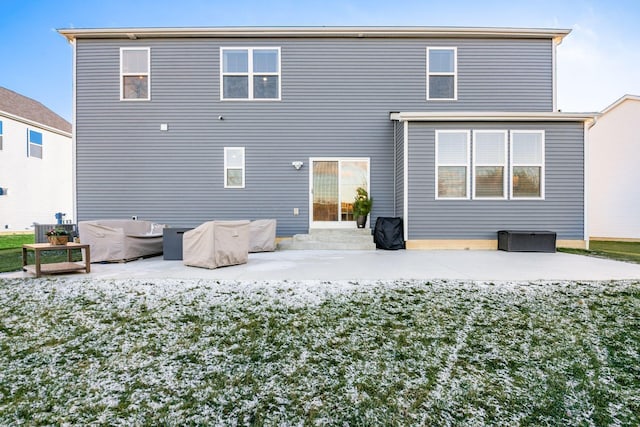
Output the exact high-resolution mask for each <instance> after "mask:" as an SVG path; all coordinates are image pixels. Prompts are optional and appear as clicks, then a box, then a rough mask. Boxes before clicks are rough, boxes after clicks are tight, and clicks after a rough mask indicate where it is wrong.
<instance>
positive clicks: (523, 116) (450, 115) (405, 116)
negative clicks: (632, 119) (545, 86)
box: [389, 111, 598, 122]
mask: <svg viewBox="0 0 640 427" xmlns="http://www.w3.org/2000/svg"><path fill="white" fill-rule="evenodd" d="M597 116H598V113H554V112H550V113H545V112H538V111H536V112H504V111H487V112H484V111H482V112H480V111H468V112H464V111H458V112H441V111H438V112H394V113H390V114H389V119H390V120H397V121H399V122H440V121H441V122H466V121H471V122H473V121H483V122H484V121H523V122H533V121H556V122H557V121H563V122H575V121H579V122H588V121H591V120H595V118H596V117H597Z"/></svg>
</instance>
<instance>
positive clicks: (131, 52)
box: [120, 47, 151, 101]
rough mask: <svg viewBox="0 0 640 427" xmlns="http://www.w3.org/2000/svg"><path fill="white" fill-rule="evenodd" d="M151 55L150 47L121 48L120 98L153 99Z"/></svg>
mask: <svg viewBox="0 0 640 427" xmlns="http://www.w3.org/2000/svg"><path fill="white" fill-rule="evenodd" d="M150 57H151V55H150V49H149V48H148V47H137V48H124V47H123V48H121V49H120V86H121V90H120V99H122V100H139V101H148V100H149V99H151V97H150V96H151V91H150V89H149V87H150V71H149V69H150V68H151V61H150Z"/></svg>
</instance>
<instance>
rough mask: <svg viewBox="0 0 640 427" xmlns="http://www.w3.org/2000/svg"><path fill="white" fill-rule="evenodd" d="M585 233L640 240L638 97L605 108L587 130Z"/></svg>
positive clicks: (627, 98) (625, 98)
mask: <svg viewBox="0 0 640 427" xmlns="http://www.w3.org/2000/svg"><path fill="white" fill-rule="evenodd" d="M589 144H590V149H589V174H588V175H589V180H588V185H589V187H588V188H589V192H588V200H589V202H588V203H589V235H590V237H591V239H595V240H597V239H599V238H605V239H632V240H639V241H640V185H639V184H640V96H633V95H625V96H623V97H622V98H620V99H618V100H617V101H616V102H614V103H613V104H611V105H610V106H609V107H607V108H606V109H605V110H604V111H603V112H602V114H601V115H600V117H599V118H598V121H597V122H596V124H595V126H593V127H592V128H591V130H590V132H589Z"/></svg>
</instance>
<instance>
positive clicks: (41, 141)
mask: <svg viewBox="0 0 640 427" xmlns="http://www.w3.org/2000/svg"><path fill="white" fill-rule="evenodd" d="M71 147H72V145H71V124H70V123H69V122H67V121H66V120H64V119H63V118H62V117H60V116H58V115H57V114H55V113H54V112H53V111H51V110H49V109H48V108H46V107H45V106H44V105H42V104H40V103H39V102H37V101H34V100H33V99H30V98H27V97H24V96H22V95H20V94H17V93H15V92H13V91H11V90H8V89H5V88H2V87H0V231H21V230H30V229H33V223H47V224H51V223H55V222H56V218H55V214H56V213H57V212H61V213H64V214H65V217H64V219H65V220H71V219H72V214H73V191H72V188H73V187H72V177H73V169H72V151H71Z"/></svg>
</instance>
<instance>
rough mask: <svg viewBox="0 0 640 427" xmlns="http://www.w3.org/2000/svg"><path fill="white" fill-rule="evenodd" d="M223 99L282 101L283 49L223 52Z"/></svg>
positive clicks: (221, 81) (238, 49)
mask: <svg viewBox="0 0 640 427" xmlns="http://www.w3.org/2000/svg"><path fill="white" fill-rule="evenodd" d="M220 61H221V63H222V66H221V78H220V85H221V88H222V89H221V91H220V97H221V99H223V100H230V99H231V100H279V99H280V48H279V47H268V48H266V47H265V48H262V47H260V48H257V47H247V48H240V47H233V48H226V47H223V48H221V49H220Z"/></svg>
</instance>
